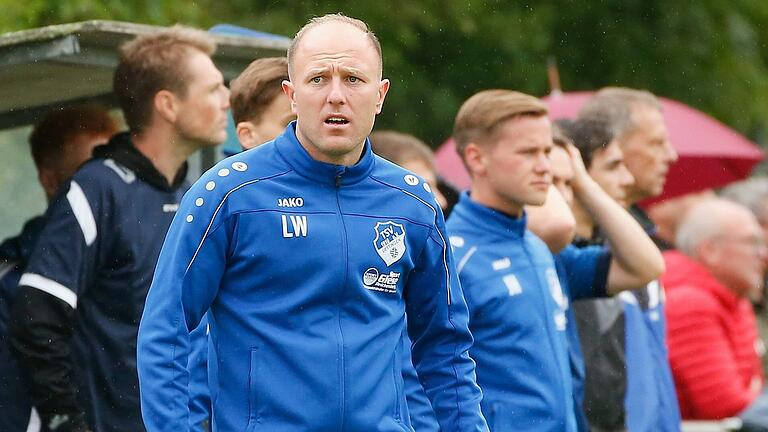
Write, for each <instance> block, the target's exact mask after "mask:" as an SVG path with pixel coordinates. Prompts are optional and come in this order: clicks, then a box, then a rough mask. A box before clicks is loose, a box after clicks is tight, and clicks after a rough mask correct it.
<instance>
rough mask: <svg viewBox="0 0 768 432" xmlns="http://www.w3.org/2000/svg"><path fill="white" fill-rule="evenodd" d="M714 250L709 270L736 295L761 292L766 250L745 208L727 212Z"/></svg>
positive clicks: (753, 219) (749, 294) (753, 220)
mask: <svg viewBox="0 0 768 432" xmlns="http://www.w3.org/2000/svg"><path fill="white" fill-rule="evenodd" d="M715 253H716V255H715V256H714V258H713V259H712V260H711V261H712V264H711V265H710V266H711V268H710V271H711V272H712V273H713V274H714V275H715V276H716V277H717V278H718V279H719V280H720V281H721V282H723V284H724V285H726V286H727V287H729V288H730V289H731V290H732V291H733V292H734V293H736V295H738V296H740V297H749V296H754V295H756V294H759V293H760V292H761V291H762V288H763V283H764V274H765V266H766V254H767V253H768V250H766V245H765V238H764V237H763V232H762V230H761V229H760V225H758V223H757V220H756V219H755V217H754V216H753V215H752V214H751V213H750V212H749V211H748V210H747V209H736V210H733V211H732V212H731V214H730V217H729V218H728V220H727V221H725V222H724V223H723V227H722V234H721V235H720V236H718V237H717V238H716V239H715Z"/></svg>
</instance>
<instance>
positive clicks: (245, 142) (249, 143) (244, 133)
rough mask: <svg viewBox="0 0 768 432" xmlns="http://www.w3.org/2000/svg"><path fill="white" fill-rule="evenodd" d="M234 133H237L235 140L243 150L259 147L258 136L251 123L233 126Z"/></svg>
mask: <svg viewBox="0 0 768 432" xmlns="http://www.w3.org/2000/svg"><path fill="white" fill-rule="evenodd" d="M235 131H236V132H237V139H238V141H240V145H241V146H243V148H244V149H246V150H248V149H252V148H254V147H256V146H257V145H259V134H258V133H256V130H255V128H254V127H253V123H251V122H240V123H238V124H237V126H235Z"/></svg>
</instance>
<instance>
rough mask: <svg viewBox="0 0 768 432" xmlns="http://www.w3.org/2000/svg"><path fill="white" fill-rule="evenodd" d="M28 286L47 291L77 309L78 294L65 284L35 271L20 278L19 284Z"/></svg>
mask: <svg viewBox="0 0 768 432" xmlns="http://www.w3.org/2000/svg"><path fill="white" fill-rule="evenodd" d="M22 285H24V286H28V287H32V288H35V289H39V290H40V291H43V292H46V293H48V294H50V295H52V296H54V297H56V298H57V299H59V300H61V301H63V302H64V303H66V304H68V305H69V306H71V307H72V309H75V308H76V307H77V294H75V292H74V291H72V290H71V289H69V288H67V287H65V286H64V285H62V284H60V283H58V282H56V281H54V280H50V279H48V278H46V277H43V276H40V275H39V274H35V273H24V274H23V275H22V276H21V279H20V280H19V286H22Z"/></svg>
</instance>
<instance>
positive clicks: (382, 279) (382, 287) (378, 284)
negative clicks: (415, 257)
mask: <svg viewBox="0 0 768 432" xmlns="http://www.w3.org/2000/svg"><path fill="white" fill-rule="evenodd" d="M398 281H400V273H396V272H393V271H391V272H389V273H388V274H387V273H379V271H378V270H376V269H375V268H373V267H371V268H369V269H368V270H366V271H365V273H363V285H365V287H366V288H368V289H370V290H374V291H381V292H385V293H389V294H394V293H396V292H397V282H398Z"/></svg>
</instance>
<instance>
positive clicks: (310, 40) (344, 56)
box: [296, 22, 381, 70]
mask: <svg viewBox="0 0 768 432" xmlns="http://www.w3.org/2000/svg"><path fill="white" fill-rule="evenodd" d="M302 59H303V61H302ZM296 60H297V62H296V63H303V62H308V63H309V64H306V63H305V67H318V65H317V63H318V62H320V61H323V60H326V61H327V60H337V61H346V62H347V63H348V65H347V66H349V67H358V68H361V67H362V66H365V64H364V63H367V61H371V62H372V63H374V66H372V67H374V68H378V69H379V70H381V59H380V57H379V53H378V51H377V49H376V47H375V46H374V43H373V41H372V40H371V38H370V37H369V36H368V35H367V34H366V33H365V32H364V31H362V30H361V29H359V28H357V27H355V26H353V25H352V24H349V23H345V22H328V23H322V24H318V25H317V26H315V27H312V28H309V29H307V31H306V33H304V34H303V35H302V36H301V39H300V40H299V42H298V45H297V47H296Z"/></svg>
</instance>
